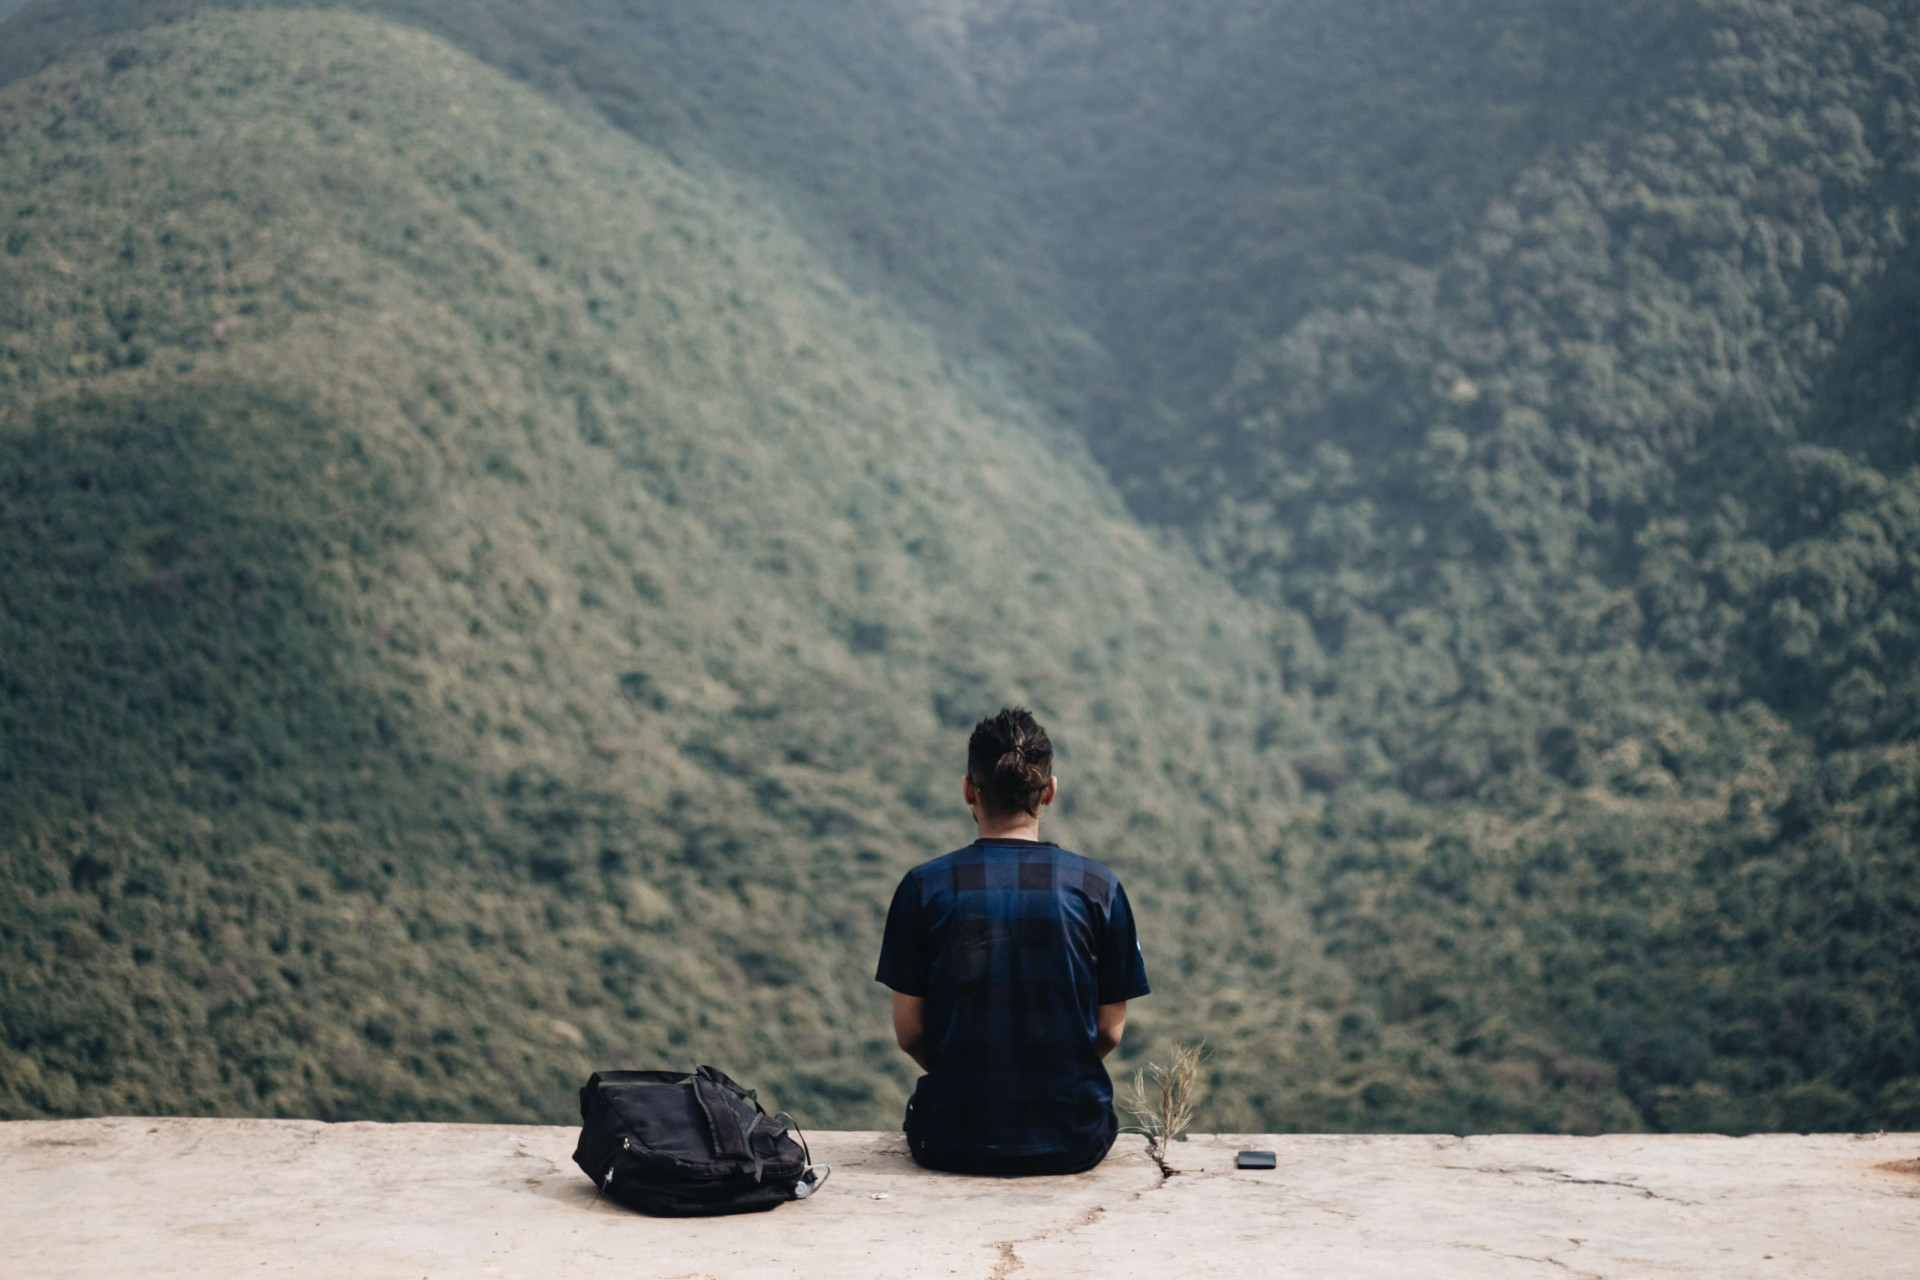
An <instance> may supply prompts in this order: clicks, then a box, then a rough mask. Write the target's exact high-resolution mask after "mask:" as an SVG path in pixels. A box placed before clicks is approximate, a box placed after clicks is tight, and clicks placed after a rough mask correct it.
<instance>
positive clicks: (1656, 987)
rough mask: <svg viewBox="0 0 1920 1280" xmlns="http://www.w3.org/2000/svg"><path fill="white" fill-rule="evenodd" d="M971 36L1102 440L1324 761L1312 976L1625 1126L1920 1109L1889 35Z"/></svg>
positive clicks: (1918, 177) (1552, 14)
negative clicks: (1270, 668)
mask: <svg viewBox="0 0 1920 1280" xmlns="http://www.w3.org/2000/svg"><path fill="white" fill-rule="evenodd" d="M969 11H970V12H971V13H973V15H974V21H975V26H974V27H973V28H972V30H971V33H970V39H971V41H972V42H973V43H974V46H975V50H976V51H975V53H974V55H973V56H974V58H975V59H976V62H977V63H978V64H979V65H980V66H982V67H983V68H984V69H985V70H984V72H983V74H985V75H986V76H987V77H988V78H989V80H990V82H994V83H999V84H1001V85H1003V86H1004V89H1003V92H1004V93H1005V94H1007V95H1008V97H1009V99H1010V100H1011V101H1013V102H1015V103H1018V104H1023V105H1020V106H1017V107H1016V108H1015V109H1014V111H1013V114H1012V118H1013V119H1015V120H1016V121H1018V120H1021V119H1025V120H1027V121H1030V122H1034V123H1032V125H1031V127H1032V128H1034V129H1035V130H1036V131H1038V132H1040V133H1042V134H1044V135H1045V136H1046V137H1047V138H1048V139H1051V140H1052V141H1053V142H1054V146H1053V149H1052V151H1051V152H1045V153H1042V154H1044V155H1045V156H1046V157H1047V159H1048V161H1049V162H1051V163H1049V164H1048V165H1044V166H1042V167H1040V168H1037V169H1036V170H1035V173H1036V177H1035V179H1034V182H1035V184H1036V186H1037V187H1038V189H1042V190H1045V191H1046V192H1047V193H1048V194H1049V199H1047V200H1045V201H1041V202H1038V203H1037V204H1036V209H1038V210H1040V211H1041V213H1040V216H1042V217H1045V216H1047V215H1046V212H1045V211H1046V210H1049V209H1063V210H1065V218H1066V221H1065V222H1064V223H1063V225H1061V227H1060V229H1059V230H1058V231H1056V232H1055V235H1056V236H1057V237H1058V238H1059V240H1060V241H1061V242H1063V243H1070V244H1071V246H1072V248H1071V251H1070V252H1071V255H1072V257H1071V258H1070V259H1069V260H1071V261H1074V262H1075V263H1076V264H1077V265H1076V266H1075V267H1074V268H1073V269H1072V270H1071V271H1070V276H1071V277H1072V278H1073V279H1075V280H1081V281H1085V282H1087V284H1088V286H1089V287H1091V288H1092V289H1093V290H1094V291H1095V292H1094V294H1093V295H1092V299H1091V301H1090V302H1087V303H1084V304H1083V305H1085V306H1086V307H1087V314H1088V315H1089V316H1090V327H1091V328H1092V330H1093V332H1095V333H1096V334H1097V335H1098V336H1100V337H1101V338H1102V339H1103V340H1104V341H1106V342H1107V343H1108V344H1109V345H1110V346H1111V348H1112V349H1113V350H1114V352H1115V354H1116V355H1117V356H1118V357H1119V359H1118V362H1117V363H1118V365H1119V367H1123V368H1126V369H1128V370H1130V371H1133V373H1134V377H1133V379H1132V381H1131V382H1130V384H1129V394H1128V395H1127V396H1124V397H1121V398H1120V400H1119V402H1118V403H1116V404H1115V406H1114V408H1113V410H1112V411H1111V412H1110V413H1108V414H1107V415H1105V416H1104V417H1103V418H1102V420H1101V421H1100V422H1099V423H1097V424H1096V429H1095V435H1094V438H1095V440H1096V445H1097V447H1098V448H1099V450H1100V453H1101V456H1102V457H1103V459H1105V460H1107V461H1108V462H1109V464H1110V465H1111V466H1112V467H1114V468H1115V471H1116V476H1117V478H1118V479H1119V480H1120V481H1121V483H1122V484H1123V485H1125V486H1126V487H1127V489H1128V491H1129V492H1130V493H1131V494H1132V495H1134V498H1135V501H1136V503H1137V504H1138V506H1139V507H1140V508H1141V509H1143V510H1146V511H1149V512H1154V513H1157V514H1159V515H1160V517H1161V518H1163V519H1166V520H1169V521H1171V522H1174V523H1176V524H1179V525H1181V526H1183V527H1185V528H1187V529H1189V530H1190V531H1191V533H1192V534H1193V536H1194V537H1195V539H1196V542H1197V545H1198V546H1200V547H1201V548H1202V549H1203V552H1204V554H1205V555H1206V557H1207V558H1208V559H1209V561H1210V562H1211V563H1213V564H1215V565H1217V566H1218V567H1220V568H1221V569H1223V570H1224V571H1226V572H1227V573H1229V574H1230V575H1231V576H1232V577H1233V578H1234V579H1235V580H1236V581H1238V582H1239V583H1240V584H1241V585H1242V587H1243V589H1244V590H1245V591H1247V592H1248V594H1250V595H1251V596H1253V597H1255V598H1260V599H1265V600H1269V601H1271V602H1273V603H1275V604H1276V605H1279V606H1281V608H1282V610H1283V614H1282V616H1283V617H1284V616H1289V615H1290V616H1293V617H1296V618H1298V619H1300V620H1301V622H1302V623H1303V624H1304V625H1302V626H1301V628H1300V630H1299V632H1298V636H1299V639H1298V642H1297V644H1296V646H1295V647H1294V648H1292V649H1291V650H1290V653H1289V659H1290V660H1289V662H1288V663H1287V669H1288V672H1289V676H1290V678H1293V679H1296V680H1302V681H1303V682H1304V683H1306V684H1309V685H1310V686H1311V687H1312V688H1313V689H1314V690H1315V691H1316V692H1317V693H1318V694H1320V695H1321V696H1322V697H1324V698H1326V699H1327V700H1328V702H1329V704H1330V706H1332V707H1337V708H1338V711H1337V713H1336V714H1338V715H1339V717H1340V718H1341V720H1342V722H1343V725H1344V727H1345V729H1346V730H1347V734H1346V735H1345V736H1346V740H1347V742H1348V744H1349V745H1348V751H1347V754H1346V756H1345V757H1344V758H1343V759H1341V760H1338V761H1324V762H1323V761H1315V762H1311V766H1312V776H1315V777H1317V778H1319V779H1321V780H1322V782H1323V784H1324V785H1327V786H1329V787H1331V788H1332V789H1333V790H1334V791H1335V793H1336V797H1337V798H1336V803H1335V805H1334V810H1335V813H1336V814H1337V815H1339V816H1337V817H1335V818H1334V819H1333V820H1332V821H1331V822H1330V823H1329V829H1328V831H1327V834H1328V835H1329V836H1330V841H1329V847H1328V848H1327V849H1326V851H1325V854H1324V855H1323V859H1322V861H1321V864H1320V865H1321V867H1322V868H1323V879H1322V892H1323V894H1324V895H1325V896H1324V897H1323V898H1322V899H1321V905H1320V918H1321V919H1322V920H1323V922H1325V923H1326V924H1327V925H1328V926H1329V927H1330V928H1331V929H1332V930H1333V932H1334V933H1336V934H1337V935H1342V936H1344V937H1346V938H1348V939H1349V941H1348V942H1345V943H1338V944H1336V945H1337V946H1339V947H1340V948H1341V950H1342V953H1343V954H1348V955H1351V956H1353V957H1355V958H1356V963H1358V964H1360V965H1361V966H1362V967H1363V968H1364V969H1366V970H1367V971H1368V972H1370V973H1371V974H1372V975H1373V976H1374V977H1375V978H1376V979H1377V980H1378V981H1379V982H1380V983H1382V984H1383V985H1384V986H1385V988H1386V989H1387V990H1388V991H1389V992H1394V991H1399V992H1405V993H1407V994H1405V995H1404V996H1394V995H1390V996H1389V1002H1390V1004H1394V1003H1397V1004H1398V1005H1399V1007H1400V1008H1401V1009H1402V1011H1403V1012H1404V1013H1405V1014H1406V1016H1410V1017H1416V1018H1417V1017H1418V1010H1419V1006H1420V1005H1422V1004H1423V1003H1424V1004H1430V1005H1431V1006H1432V1008H1433V1009H1434V1010H1436V1011H1450V1016H1449V1017H1448V1019H1447V1020H1448V1021H1452V1020H1454V1019H1457V1018H1458V1011H1459V1010H1460V1009H1461V1008H1478V1009H1479V1010H1480V1011H1481V1013H1482V1014H1483V1015H1484V1016H1486V1017H1487V1018H1489V1019H1490V1020H1495V1021H1500V1020H1502V1019H1503V1017H1504V1016H1505V1015H1510V1014H1511V1012H1512V1011H1513V1010H1514V1009H1516V1008H1520V1007H1524V1006H1525V1004H1526V1001H1525V998H1524V997H1523V995H1522V993H1523V992H1532V993H1535V994H1536V995H1537V996H1538V997H1539V999H1540V1001H1541V1004H1540V1005H1539V1006H1537V1007H1536V1008H1537V1010H1538V1018H1539V1021H1538V1022H1536V1023H1535V1025H1549V1026H1555V1027H1557V1028H1558V1029H1559V1031H1560V1032H1561V1034H1563V1035H1565V1036H1568V1037H1570V1038H1573V1039H1575V1040H1579V1039H1581V1038H1583V1037H1590V1038H1589V1039H1588V1041H1587V1042H1588V1043H1589V1044H1590V1045H1591V1046H1592V1047H1593V1050H1594V1051H1595V1052H1596V1053H1597V1054H1599V1055H1600V1056H1602V1057H1604V1058H1606V1059H1608V1060H1609V1061H1612V1062H1614V1063H1615V1064H1617V1065H1618V1066H1619V1068H1620V1069H1621V1070H1622V1072H1623V1075H1624V1077H1625V1080H1626V1082H1627V1084H1628V1087H1629V1090H1630V1092H1632V1093H1633V1095H1634V1096H1635V1098H1636V1100H1637V1101H1638V1102H1640V1104H1641V1105H1642V1107H1643V1109H1644V1111H1645V1113H1646V1114H1647V1115H1648V1116H1649V1117H1650V1119H1652V1120H1653V1121H1654V1122H1655V1123H1660V1124H1676V1125H1710V1126H1716V1127H1722V1126H1732V1127H1739V1126H1741V1125H1744V1124H1768V1123H1785V1124H1815V1125H1821V1124H1842V1125H1844V1124H1850V1123H1857V1122H1860V1121H1861V1120H1862V1119H1863V1118H1864V1117H1865V1116H1867V1115H1870V1114H1871V1115H1881V1116H1892V1115H1897V1116H1900V1117H1907V1119H1905V1120H1889V1121H1887V1122H1888V1123H1911V1116H1912V1114H1913V1111H1912V1108H1913V1106H1914V1105H1915V1100H1916V1099H1920V1079H1916V1070H1917V1069H1920V1044H1917V1043H1916V1036H1915V1031H1914V1025H1913V1021H1912V1017H1911V1010H1912V1009H1913V1008H1914V1007H1915V1004H1914V1001H1915V996H1916V994H1920V937H1917V934H1920V931H1916V929H1915V928H1914V925H1913V921H1914V919H1915V918H1916V915H1915V913H1916V908H1920V896H1917V895H1916V886H1915V874H1916V867H1915V863H1916V856H1915V850H1916V840H1917V839H1920V798H1917V796H1916V791H1917V789H1920V774H1916V771H1915V752H1916V742H1915V737H1916V733H1920V702H1916V698H1915V691H1916V686H1915V685H1914V683H1913V682H1914V678H1915V677H1914V670H1915V668H1914V659H1915V657H1916V639H1917V638H1920V595H1916V589H1917V588H1920V524H1916V522H1915V516H1916V514H1920V505H1916V504H1917V501H1920V477H1916V474H1915V471H1914V464H1915V462H1916V461H1920V458H1917V457H1916V454H1915V435H1914V432H1915V423H1916V416H1915V415H1916V413H1920V401H1917V400H1916V396H1915V391H1916V386H1915V370H1916V367H1917V366H1916V364H1915V363H1914V361H1913V358H1912V357H1913V354H1914V352H1913V346H1912V340H1911V337H1910V334H1911V329H1912V318H1913V316H1914V308H1915V306H1916V304H1920V295H1916V293H1915V289H1914V276H1913V262H1914V259H1913V252H1914V250H1913V247H1912V237H1913V234H1914V227H1915V219H1916V217H1920V129H1917V128H1916V121H1917V119H1920V118H1917V117H1916V116H1915V114H1914V107H1915V103H1916V79H1917V78H1920V9H1916V8H1915V6H1913V5H1911V4H1902V3H1888V4H1883V5H1878V6H1862V5H1851V4H1829V3H1800V4H1792V5H1785V4H1781V5H1761V4H1749V3H1740V2H1726V3H1722V2H1706V3H1695V4H1687V5H1677V6H1657V7H1649V6H1631V5H1630V6H1604V7H1601V6H1596V7H1591V8H1585V9H1580V10H1577V11H1574V12H1571V13H1562V12H1560V11H1558V10H1556V9H1551V8H1549V7H1545V6H1533V5H1515V6H1500V5H1494V6H1448V5H1438V6H1420V7H1415V6H1407V5H1378V6H1368V5H1361V6H1332V5H1328V6H1318V5H1314V4H1299V5H1290V6H1284V7H1279V8H1272V9H1267V10H1263V11H1260V12H1258V13H1256V12H1254V11H1253V10H1252V9H1251V8H1250V7H1247V6H1240V5H1234V4H1223V5H1219V6H1212V7H1203V8H1202V10H1201V12H1200V14H1199V16H1197V17H1196V18H1195V19H1194V20H1192V21H1188V20H1187V17H1186V15H1184V14H1182V15H1180V16H1178V17H1176V16H1174V15H1173V14H1171V13H1169V12H1165V11H1161V10H1156V9H1153V8H1152V7H1151V6H1132V7H1128V6H1122V7H1120V8H1119V9H1118V10H1116V11H1115V13H1113V14H1110V15H1108V17H1107V18H1106V19H1105V20H1103V21H1100V22H1091V23H1082V24H1080V25H1075V24H1073V23H1072V22H1071V21H1068V20H1066V18H1065V17H1064V16H1062V15H1066V14H1069V13H1075V12H1077V10H1074V9H1073V7H1072V6H1060V7H1059V8H1058V9H1057V10H1056V11H1055V14H1056V17H1059V18H1060V20H1059V21H1057V22H1050V21H1049V20H1048V19H1047V18H1044V17H1042V16H1041V13H1042V12H1043V11H1036V10H1034V9H1031V8H1028V7H1007V6H992V5H980V6H969ZM1049 38H1050V39H1051V41H1052V43H1051V44H1050V43H1049ZM981 48H984V49H985V50H986V52H984V53H982V52H979V49H981ZM1169 51H1170V52H1169ZM1009 68H1011V70H1009ZM1197 68H1207V69H1208V70H1209V72H1210V74H1209V75H1207V76H1204V77H1203V76H1201V75H1199V74H1196V73H1195V70H1194V69H1197ZM1469 86H1470V87H1469ZM1097 91H1104V93H1105V94H1106V97H1105V98H1104V99H1102V98H1101V97H1099V96H1098V92H1097ZM1076 95H1078V96H1076ZM1065 99H1072V100H1073V101H1075V102H1077V103H1091V104H1092V108H1091V110H1089V111H1088V112H1087V113H1086V114H1087V115H1089V116H1091V118H1092V119H1093V120H1095V121H1096V122H1097V124H1096V127H1091V128H1089V129H1087V130H1085V131H1084V132H1083V133H1065V132H1061V133H1050V132H1048V131H1047V129H1046V128H1045V126H1044V125H1041V124H1039V123H1038V122H1040V121H1043V120H1045V119H1047V118H1048V117H1049V116H1052V115H1054V114H1057V113H1059V112H1061V111H1063V110H1067V109H1069V108H1067V107H1066V106H1064V105H1063V100H1065ZM1202 138H1204V139H1207V140H1209V141H1210V142H1211V143H1212V145H1211V146H1196V145H1194V140H1195V139H1202ZM1149 174H1159V175H1162V180H1161V181H1158V182H1150V181H1148V180H1146V178H1147V175H1149ZM1169 174H1175V175H1184V178H1185V180H1180V179H1178V178H1176V179H1175V180H1171V181H1168V180H1166V178H1165V175H1169ZM1121 192H1137V193H1141V196H1142V197H1143V198H1144V199H1145V200H1146V201H1147V202H1148V203H1147V204H1146V205H1144V206H1143V205H1142V204H1141V203H1140V202H1139V201H1129V200H1124V199H1118V198H1116V196H1117V195H1118V193H1121ZM1201 192H1204V193H1205V197H1204V198H1197V195H1196V193H1201ZM1155 201H1157V202H1158V206H1157V207H1155V206H1154V204H1153V202H1155ZM1369 846H1371V847H1372V848H1373V850H1374V852H1364V850H1366V849H1367V848H1368V847H1369ZM1370 902H1371V903H1377V904H1380V907H1384V908H1385V914H1384V916H1376V915H1375V910H1378V909H1380V908H1379V907H1377V908H1375V909H1372V910H1356V908H1358V907H1360V906H1361V904H1363V903H1370ZM1386 904H1391V905H1390V907H1387V906H1386ZM1394 916H1398V917H1399V918H1400V919H1402V920H1413V921H1418V922H1420V923H1419V925H1418V927H1417V928H1416V929H1414V930H1410V931H1404V932H1408V933H1425V932H1426V931H1427V930H1429V929H1431V930H1432V931H1433V936H1432V937H1431V938H1430V939H1428V940H1427V943H1415V942H1412V941H1411V940H1409V941H1408V942H1406V943H1404V944H1402V945H1398V946H1396V947H1395V948H1393V949H1390V950H1382V949H1380V948H1379V947H1378V946H1377V942H1378V938H1379V936H1380V930H1381V929H1383V928H1385V927H1387V921H1388V920H1390V919H1392V918H1393V917H1394ZM1503 929H1504V930H1514V931H1517V939H1518V945H1516V946H1512V947H1511V948H1508V947H1503V946H1500V945H1498V944H1497V943H1495V942H1494V940H1495V939H1497V938H1498V937H1499V935H1500V933H1501V931H1502V930H1503ZM1490 943H1492V944H1494V945H1493V952H1492V953H1482V954H1481V955H1480V956H1479V957H1478V958H1477V959H1475V960H1472V961H1470V962H1468V963H1466V964H1464V965H1463V964H1462V962H1461V954H1462V951H1463V950H1466V951H1472V950H1473V949H1475V948H1478V947H1483V946H1486V945H1488V944H1490ZM1428 944H1430V945H1431V946H1432V947H1433V948H1434V950H1433V951H1431V952H1429V953H1428V954H1429V959H1427V960H1425V961H1422V960H1419V959H1416V958H1415V956H1416V954H1417V953H1418V952H1419V951H1420V950H1421V948H1422V946H1423V945H1428ZM1489 971H1494V972H1504V973H1505V974H1507V975H1508V976H1507V977H1506V978H1504V979H1503V980H1502V981H1501V982H1500V983H1498V984H1497V986H1496V987H1495V988H1494V989H1495V990H1497V991H1498V992H1499V995H1498V996H1497V997H1496V998H1495V999H1493V1000H1490V1001H1483V1000H1482V999H1481V996H1480V993H1481V992H1483V991H1484V990H1486V988H1485V987H1483V986H1481V985H1480V984H1479V982H1478V980H1477V975H1479V974H1482V973H1485V972H1489ZM1416 975H1418V976H1417V977H1416ZM1470 975H1475V976H1470ZM1471 1040H1472V1037H1469V1041H1471ZM1768 1099H1771V1101H1768Z"/></svg>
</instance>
